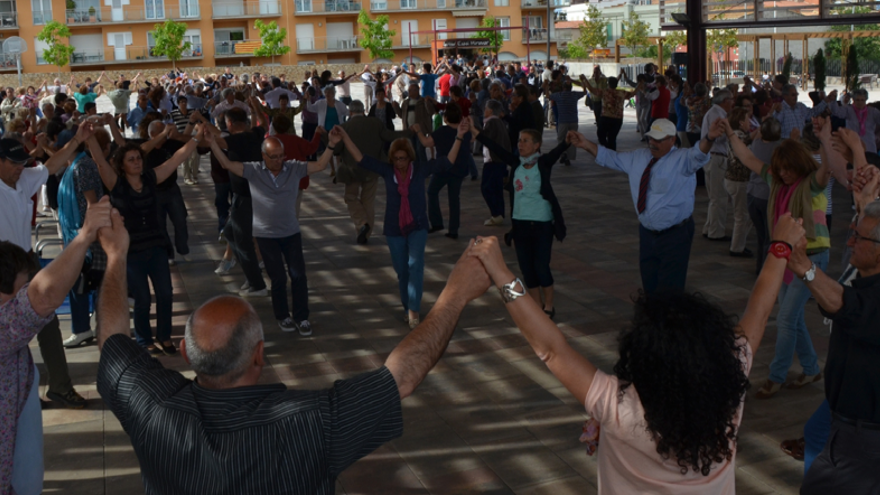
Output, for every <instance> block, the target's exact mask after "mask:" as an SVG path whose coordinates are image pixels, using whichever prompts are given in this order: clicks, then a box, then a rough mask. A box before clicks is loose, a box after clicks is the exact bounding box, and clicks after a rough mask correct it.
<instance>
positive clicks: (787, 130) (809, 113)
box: [773, 101, 828, 139]
mask: <svg viewBox="0 0 880 495" xmlns="http://www.w3.org/2000/svg"><path fill="white" fill-rule="evenodd" d="M827 107H828V105H827V104H826V103H825V102H824V101H822V102H820V103H819V104H818V105H816V106H815V107H813V108H809V107H807V106H806V105H804V104H803V103H801V102H797V103H795V104H794V107H790V106H788V104H786V103H785V102H783V103H782V110H780V111H778V112H774V113H773V117H775V118H776V120H778V121H779V123H780V124H781V125H782V139H788V137H789V136H790V135H791V131H792V129H794V128H795V127H797V130H799V131H803V130H804V124H805V123H806V122H807V120H808V119H810V118H812V117H816V116H818V115H819V114H821V113H822V112H823V111H825V108H827Z"/></svg>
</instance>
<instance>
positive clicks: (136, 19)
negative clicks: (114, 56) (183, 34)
mask: <svg viewBox="0 0 880 495" xmlns="http://www.w3.org/2000/svg"><path fill="white" fill-rule="evenodd" d="M199 14H200V13H199V6H198V5H192V6H184V7H178V6H177V5H171V6H167V7H165V8H159V9H135V8H128V7H123V8H121V9H114V8H110V7H102V8H100V9H71V10H67V11H65V20H66V21H67V25H68V26H69V27H81V26H101V25H109V24H118V23H158V22H164V21H165V19H174V20H181V21H196V20H199V19H200V15H199Z"/></svg>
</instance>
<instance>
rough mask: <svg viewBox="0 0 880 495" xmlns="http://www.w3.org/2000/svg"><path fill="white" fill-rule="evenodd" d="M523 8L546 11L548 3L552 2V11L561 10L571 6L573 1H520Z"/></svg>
mask: <svg viewBox="0 0 880 495" xmlns="http://www.w3.org/2000/svg"><path fill="white" fill-rule="evenodd" d="M520 1H521V2H522V4H521V7H522V8H524V9H546V8H547V2H548V1H549V2H550V8H551V9H560V8H562V7H569V6H571V0H520Z"/></svg>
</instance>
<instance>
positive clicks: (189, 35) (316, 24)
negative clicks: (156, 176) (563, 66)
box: [0, 0, 570, 73]
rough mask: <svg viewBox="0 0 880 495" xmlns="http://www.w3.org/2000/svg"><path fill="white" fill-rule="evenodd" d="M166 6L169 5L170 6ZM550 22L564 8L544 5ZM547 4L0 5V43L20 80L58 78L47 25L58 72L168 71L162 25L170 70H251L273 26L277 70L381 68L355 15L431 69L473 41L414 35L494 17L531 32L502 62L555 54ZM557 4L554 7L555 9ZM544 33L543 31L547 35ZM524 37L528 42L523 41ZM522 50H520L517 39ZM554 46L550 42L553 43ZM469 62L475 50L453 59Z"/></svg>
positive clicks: (507, 45) (398, 56)
mask: <svg viewBox="0 0 880 495" xmlns="http://www.w3.org/2000/svg"><path fill="white" fill-rule="evenodd" d="M170 1H174V2H177V3H170ZM549 1H550V2H551V15H553V14H552V13H553V12H555V11H556V10H558V8H557V7H562V6H563V4H562V3H561V2H562V1H563V0H549ZM547 2H548V0H372V1H371V2H369V3H367V2H364V3H362V2H361V1H357V0H256V1H250V0H239V1H235V0H232V1H230V0H214V1H213V2H212V1H211V0H0V38H2V39H5V38H9V37H11V36H20V37H21V38H23V39H24V40H25V42H26V43H27V45H28V51H27V52H26V53H24V54H23V55H22V56H21V63H22V69H23V72H26V73H39V72H45V73H54V72H58V68H57V67H55V66H53V65H48V64H47V63H46V62H45V61H44V60H43V58H42V51H43V49H45V48H47V46H46V45H45V44H44V43H42V42H39V41H38V40H37V35H38V34H39V33H40V31H41V30H42V29H43V27H44V25H45V24H46V23H47V22H49V21H50V20H53V19H54V20H56V21H58V22H61V23H63V24H66V25H67V26H68V27H69V29H70V32H71V36H70V45H71V46H73V47H75V52H74V54H73V56H72V57H71V60H70V63H69V64H68V65H67V66H66V67H64V68H63V69H62V71H64V72H68V71H77V70H89V71H96V70H107V71H113V72H118V71H121V70H123V68H124V69H125V70H126V71H128V72H131V71H136V70H139V69H140V68H142V67H143V68H160V67H167V66H169V65H170V62H169V61H168V60H167V59H166V58H164V57H158V56H156V55H155V54H154V53H153V51H152V50H151V48H152V47H153V46H154V39H153V35H152V33H151V31H152V30H153V29H154V25H155V24H157V23H162V22H164V21H165V20H166V19H172V20H175V21H177V22H183V23H186V25H187V31H186V35H185V39H186V41H189V42H190V44H191V45H192V47H191V49H190V50H188V51H186V52H185V53H184V54H183V58H182V59H181V60H180V61H179V62H178V63H177V65H178V66H179V67H182V68H186V67H223V66H238V65H260V64H269V63H271V62H272V60H271V59H269V58H260V57H254V56H253V51H254V49H255V48H256V47H258V46H259V45H260V39H259V33H258V31H257V30H256V28H255V27H254V22H255V21H256V20H257V19H261V20H262V21H263V22H266V23H268V22H271V21H275V22H276V23H277V24H278V26H279V27H283V28H286V29H287V32H288V35H287V44H288V45H289V46H290V47H291V50H290V53H289V54H287V55H283V56H279V57H276V58H275V61H274V62H275V63H276V64H281V65H310V64H316V65H324V64H332V63H365V64H367V63H374V62H378V63H390V62H392V60H387V59H380V60H373V59H371V58H370V55H369V52H368V51H366V50H364V49H363V48H361V46H360V45H359V43H358V42H359V41H360V35H359V27H358V22H357V17H358V14H359V13H360V11H361V9H365V10H366V11H367V12H368V13H369V14H370V15H371V16H372V17H374V18H375V17H376V16H379V15H383V14H384V15H387V16H388V17H389V23H388V29H389V30H391V31H394V32H395V34H394V35H393V36H392V40H393V43H392V49H393V51H394V57H393V61H394V62H399V61H401V60H403V59H404V58H407V59H409V57H410V55H412V58H413V61H414V62H419V61H430V60H431V59H432V55H436V53H432V52H438V51H439V50H440V47H441V46H442V44H443V43H442V40H444V39H447V38H453V37H459V38H470V37H471V36H472V35H473V33H437V34H436V36H435V35H434V34H424V33H423V34H416V33H417V32H419V31H428V30H434V29H437V30H443V29H462V28H475V27H478V26H479V25H480V23H481V21H482V19H483V18H485V17H495V18H497V19H499V20H500V22H501V25H502V26H517V25H520V24H519V23H520V22H521V23H522V24H521V25H522V26H525V25H526V22H528V25H529V26H530V29H529V31H528V33H526V30H525V29H512V30H510V31H505V32H504V37H505V42H504V43H503V45H502V46H501V47H500V53H499V58H500V59H501V60H514V59H525V58H526V55H527V53H529V54H530V56H531V58H532V59H544V58H546V57H547V46H546V41H547V38H548V37H549V38H550V41H551V50H550V51H551V53H550V55H551V56H555V55H556V44H557V42H558V41H564V40H565V39H567V37H568V36H569V34H570V32H569V31H561V32H560V33H561V34H557V32H556V31H555V29H554V27H553V23H552V22H549V23H548V19H547ZM556 2H558V3H556ZM548 26H549V31H548ZM527 34H528V35H527ZM527 38H528V39H529V41H528V45H529V46H528V47H527V46H526V45H527V41H526V39H527ZM558 38H559V39H558ZM461 51H462V52H465V53H468V54H472V53H474V50H466V49H463V50H461ZM0 61H2V63H0V72H10V71H12V72H14V71H15V59H14V57H12V56H10V55H7V54H3V53H0Z"/></svg>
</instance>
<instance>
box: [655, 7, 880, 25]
mask: <svg viewBox="0 0 880 495" xmlns="http://www.w3.org/2000/svg"><path fill="white" fill-rule="evenodd" d="M659 6H660V25H661V28H662V29H681V27H680V26H678V25H677V24H676V23H675V21H674V20H673V19H672V14H673V13H679V12H680V13H687V15H688V17H690V19H691V22H692V23H693V24H699V25H702V26H705V27H706V28H712V29H721V28H731V27H739V28H745V27H752V28H754V27H783V26H800V27H808V26H830V25H837V24H873V23H880V10H878V9H880V1H876V0H852V1H847V2H845V3H842V2H839V1H838V0H721V1H715V0H660V4H659ZM859 10H867V12H857V11H859ZM698 12H699V13H698Z"/></svg>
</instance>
